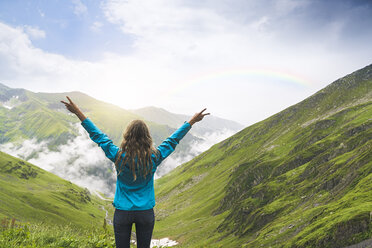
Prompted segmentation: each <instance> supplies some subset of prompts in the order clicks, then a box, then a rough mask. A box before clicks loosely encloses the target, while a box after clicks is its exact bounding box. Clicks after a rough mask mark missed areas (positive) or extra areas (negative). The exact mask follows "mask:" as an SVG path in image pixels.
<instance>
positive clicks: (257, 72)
mask: <svg viewBox="0 0 372 248" xmlns="http://www.w3.org/2000/svg"><path fill="white" fill-rule="evenodd" d="M234 78H235V79H237V78H240V79H243V80H244V79H245V80H244V81H246V83H247V84H249V83H250V82H251V81H252V78H260V79H265V80H267V81H268V82H275V83H280V84H283V85H286V86H294V87H299V88H309V87H310V86H311V80H309V79H307V78H306V77H304V76H301V75H298V74H295V73H292V72H286V71H279V70H273V69H261V68H260V69H256V68H228V69H220V70H216V71H212V72H208V73H202V74H198V75H195V76H193V77H191V78H189V79H187V80H184V81H180V82H177V83H175V84H173V85H174V86H173V87H172V88H171V89H169V90H168V91H167V92H166V93H165V94H166V95H172V94H175V93H178V92H180V91H182V90H185V89H187V88H190V87H192V86H194V85H199V84H205V83H208V82H214V83H221V80H224V79H234ZM224 82H226V81H224Z"/></svg>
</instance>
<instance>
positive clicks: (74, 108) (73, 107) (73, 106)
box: [61, 96, 80, 114]
mask: <svg viewBox="0 0 372 248" xmlns="http://www.w3.org/2000/svg"><path fill="white" fill-rule="evenodd" d="M66 97H67V99H68V101H69V102H70V103H68V102H65V101H61V103H63V104H64V105H65V106H66V108H67V109H68V110H69V111H70V112H71V113H73V114H77V113H78V112H79V111H80V109H79V107H78V106H77V105H76V104H75V103H74V102H73V101H72V100H71V99H70V97H68V96H66Z"/></svg>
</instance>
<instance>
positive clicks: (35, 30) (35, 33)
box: [24, 25, 45, 40]
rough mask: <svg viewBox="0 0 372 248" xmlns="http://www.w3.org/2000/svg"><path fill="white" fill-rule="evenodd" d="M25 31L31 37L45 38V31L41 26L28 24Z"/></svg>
mask: <svg viewBox="0 0 372 248" xmlns="http://www.w3.org/2000/svg"><path fill="white" fill-rule="evenodd" d="M24 30H25V32H26V33H27V34H28V35H29V37H31V38H32V39H35V40H37V39H44V38H45V31H44V30H41V29H40V28H39V27H31V26H28V25H25V26H24Z"/></svg>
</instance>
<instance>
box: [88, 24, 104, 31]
mask: <svg viewBox="0 0 372 248" xmlns="http://www.w3.org/2000/svg"><path fill="white" fill-rule="evenodd" d="M102 27H103V23H102V22H93V24H92V25H91V26H90V29H91V30H92V31H93V32H100V31H101V28H102Z"/></svg>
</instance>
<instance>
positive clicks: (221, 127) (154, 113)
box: [132, 107, 243, 136]
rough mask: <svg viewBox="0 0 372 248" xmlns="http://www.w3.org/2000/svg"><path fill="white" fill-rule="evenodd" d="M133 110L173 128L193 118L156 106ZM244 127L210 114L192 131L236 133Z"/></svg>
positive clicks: (197, 133)
mask: <svg viewBox="0 0 372 248" xmlns="http://www.w3.org/2000/svg"><path fill="white" fill-rule="evenodd" d="M132 112H133V113H135V114H137V115H140V116H142V117H143V118H144V119H146V120H148V121H152V122H156V123H159V124H163V125H168V126H170V127H173V128H177V127H179V126H180V125H181V124H182V123H183V122H184V121H185V120H189V119H190V118H191V116H189V115H181V114H174V113H171V112H168V111H166V110H165V109H162V108H156V107H145V108H140V109H135V110H132ZM242 128H243V125H241V124H239V123H237V122H235V121H231V120H226V119H222V118H219V117H216V116H213V115H210V116H208V118H205V119H204V120H203V121H202V122H200V123H198V125H195V126H194V127H193V128H192V129H191V131H190V132H191V133H192V134H195V135H197V136H203V135H204V134H205V133H213V132H223V131H225V130H231V131H233V132H234V133H235V132H237V131H240V130H241V129H242Z"/></svg>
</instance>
